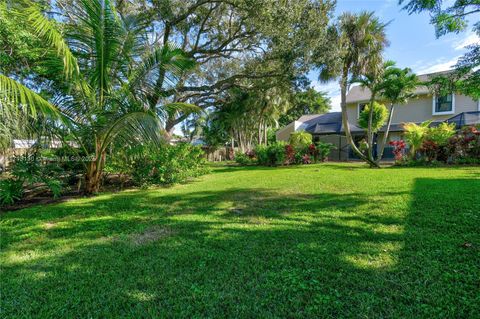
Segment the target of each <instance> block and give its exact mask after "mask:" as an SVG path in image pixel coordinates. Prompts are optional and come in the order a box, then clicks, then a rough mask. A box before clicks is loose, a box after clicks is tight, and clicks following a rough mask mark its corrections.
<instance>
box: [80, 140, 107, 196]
mask: <svg viewBox="0 0 480 319" xmlns="http://www.w3.org/2000/svg"><path fill="white" fill-rule="evenodd" d="M96 144H97V145H96V150H95V157H94V158H93V159H92V161H91V162H90V163H89V164H88V165H87V171H86V173H85V194H95V193H98V191H99V190H100V182H101V179H102V172H103V167H104V166H105V158H106V153H105V151H102V150H101V149H100V143H98V142H97V143H96Z"/></svg>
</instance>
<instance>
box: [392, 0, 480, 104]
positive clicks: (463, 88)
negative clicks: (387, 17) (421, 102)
mask: <svg viewBox="0 0 480 319" xmlns="http://www.w3.org/2000/svg"><path fill="white" fill-rule="evenodd" d="M399 2H400V4H402V5H403V6H404V9H405V10H407V11H408V12H409V13H411V14H413V13H420V12H429V13H430V17H431V20H430V22H431V24H433V25H434V26H435V31H436V35H437V37H441V36H443V35H445V34H448V33H456V34H459V33H460V32H463V31H465V30H466V29H467V28H468V26H469V24H470V23H471V25H472V26H473V28H472V31H473V33H476V34H477V36H479V37H480V21H479V19H478V17H479V16H480V1H478V0H455V1H444V0H400V1H399ZM472 19H473V21H472ZM467 49H468V50H469V52H467V53H466V54H465V55H464V56H462V57H460V59H459V60H458V63H457V64H456V66H455V68H456V70H455V72H453V73H450V74H448V75H443V76H441V77H436V78H435V79H434V80H433V81H432V86H433V88H434V90H437V91H440V92H441V93H449V92H448V91H450V92H451V90H455V91H458V92H462V93H464V94H466V95H470V96H472V97H474V98H477V99H480V42H479V41H477V42H476V43H473V44H471V45H470V46H468V47H467Z"/></svg>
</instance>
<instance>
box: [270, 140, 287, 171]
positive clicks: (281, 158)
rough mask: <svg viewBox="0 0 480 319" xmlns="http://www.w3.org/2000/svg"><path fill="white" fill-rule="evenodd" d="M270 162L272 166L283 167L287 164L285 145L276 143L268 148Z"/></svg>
mask: <svg viewBox="0 0 480 319" xmlns="http://www.w3.org/2000/svg"><path fill="white" fill-rule="evenodd" d="M267 154H268V160H269V162H270V165H272V166H273V165H282V164H284V163H285V160H286V154H285V143H283V142H275V143H273V144H271V145H269V146H268V147H267Z"/></svg>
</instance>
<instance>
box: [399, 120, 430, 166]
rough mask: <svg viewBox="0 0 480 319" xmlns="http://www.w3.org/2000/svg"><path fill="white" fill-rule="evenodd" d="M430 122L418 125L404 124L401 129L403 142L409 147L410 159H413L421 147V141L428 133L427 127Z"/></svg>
mask: <svg viewBox="0 0 480 319" xmlns="http://www.w3.org/2000/svg"><path fill="white" fill-rule="evenodd" d="M431 123H432V121H426V122H423V123H421V124H420V125H418V124H416V123H405V124H404V125H403V129H404V131H405V133H404V135H405V140H406V141H407V143H408V146H409V147H410V158H411V159H415V157H416V154H417V151H418V149H419V148H420V147H421V146H422V143H423V141H424V140H425V137H426V136H427V133H428V127H429V126H430V124H431Z"/></svg>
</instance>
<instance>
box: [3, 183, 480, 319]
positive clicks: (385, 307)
mask: <svg viewBox="0 0 480 319" xmlns="http://www.w3.org/2000/svg"><path fill="white" fill-rule="evenodd" d="M479 189H480V180H476V179H455V180H449V179H417V180H416V181H415V183H414V186H413V189H412V190H411V192H410V191H405V190H399V191H391V190H390V191H384V192H377V193H375V194H374V195H371V194H369V193H366V192H362V191H360V190H355V191H350V192H348V191H346V192H345V193H343V194H338V193H314V194H303V193H302V194H300V193H299V194H295V193H293V194H292V193H282V191H281V190H272V189H261V188H256V189H247V188H230V189H225V190H223V191H209V190H203V191H195V192H185V193H182V194H180V195H179V194H169V193H166V194H163V193H162V192H141V191H132V192H125V193H121V194H112V195H104V196H101V197H98V198H93V199H89V200H85V201H82V202H78V203H72V204H71V205H66V204H62V205H58V206H56V207H55V209H49V210H48V212H47V211H46V210H45V211H43V212H42V213H41V214H39V213H38V212H34V211H33V210H29V211H24V212H21V213H9V214H6V215H5V216H4V219H3V220H2V228H3V229H4V230H5V232H4V234H2V235H5V237H3V236H2V237H3V239H2V249H7V248H9V246H13V245H15V254H14V256H10V255H6V257H8V258H5V262H4V266H3V270H4V271H3V272H2V277H3V278H2V283H4V284H2V286H3V287H2V290H3V293H2V300H3V301H4V302H2V304H3V308H4V309H3V312H4V313H5V314H7V315H10V316H12V317H21V316H38V317H42V316H43V317H55V316H57V317H58V316H67V317H146V316H148V317H174V316H176V317H299V318H300V317H312V318H313V317H315V318H318V317H376V318H386V317H395V318H402V317H403V318H408V317H473V316H474V315H475V314H476V313H477V314H478V312H476V311H477V310H478V305H479V303H476V304H475V302H474V301H476V300H478V294H476V292H478V284H479V283H478V278H480V273H479V267H478V266H479V265H480V257H479V250H478V247H479V245H480V239H479V232H478V225H479V224H480V223H479V222H480V215H479V211H480V197H479V196H478V190H479ZM407 195H410V196H411V199H412V202H411V205H410V207H409V211H408V212H405V211H400V212H399V213H398V214H393V213H392V212H391V207H390V205H392V203H393V202H398V201H401V199H403V198H404V197H405V196H407ZM86 208H87V210H86ZM385 211H388V212H389V213H385ZM152 227H156V229H158V228H159V227H160V229H168V230H169V232H168V233H169V234H170V235H169V236H164V237H162V238H159V239H158V240H156V241H151V242H148V243H146V244H145V245H132V243H131V242H130V238H131V236H132V234H139V233H142V232H144V231H145V230H148V229H151V228H152ZM38 237H41V238H42V240H40V241H38V240H35V241H34V240H33V239H35V238H38ZM30 238H31V239H32V240H30ZM465 242H467V243H471V244H472V245H473V247H470V248H464V247H463V246H462V245H463V244H464V243H465ZM66 244H67V245H66ZM64 246H66V247H67V248H62V247H64ZM22 251H23V252H22ZM475 288H476V289H475ZM454 298H458V299H456V300H455V299H454Z"/></svg>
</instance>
